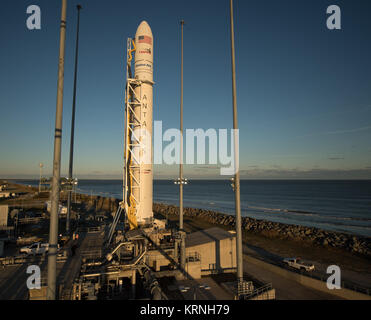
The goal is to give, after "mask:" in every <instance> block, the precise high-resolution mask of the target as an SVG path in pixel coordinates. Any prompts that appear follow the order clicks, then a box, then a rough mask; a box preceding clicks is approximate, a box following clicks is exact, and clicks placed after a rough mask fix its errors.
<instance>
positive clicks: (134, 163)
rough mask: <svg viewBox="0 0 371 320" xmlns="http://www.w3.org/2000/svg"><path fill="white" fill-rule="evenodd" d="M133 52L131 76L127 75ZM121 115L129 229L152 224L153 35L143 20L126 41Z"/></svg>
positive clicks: (125, 197) (129, 71)
mask: <svg viewBox="0 0 371 320" xmlns="http://www.w3.org/2000/svg"><path fill="white" fill-rule="evenodd" d="M132 52H134V56H135V60H134V77H132V75H131V60H132ZM127 57H128V60H127V61H128V63H127V68H128V72H127V85H126V97H125V104H126V112H125V126H126V130H125V132H126V133H125V169H124V201H123V202H124V207H125V208H124V209H125V211H126V216H127V221H128V223H129V225H130V228H131V229H134V228H136V227H138V226H139V225H142V226H145V225H150V224H151V223H152V221H153V212H152V202H153V201H152V200H153V171H152V169H153V168H152V118H153V84H154V83H153V35H152V31H151V28H150V26H149V25H148V23H147V22H146V21H143V22H142V23H141V24H140V25H139V27H138V29H137V32H136V34H135V39H129V40H128V55H127Z"/></svg>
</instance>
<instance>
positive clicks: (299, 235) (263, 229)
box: [153, 203, 371, 258]
mask: <svg viewBox="0 0 371 320" xmlns="http://www.w3.org/2000/svg"><path fill="white" fill-rule="evenodd" d="M153 211H154V213H160V214H162V215H166V213H169V214H172V215H179V208H178V207H177V206H174V205H167V204H164V203H154V204H153ZM184 216H190V217H194V218H198V219H202V220H205V221H207V222H210V223H213V224H216V225H224V226H228V227H234V226H235V217H234V215H230V214H224V213H220V212H216V211H211V210H205V209H195V208H188V207H186V208H184ZM241 225H242V230H243V231H245V232H248V233H258V234H261V235H263V236H266V237H267V238H278V239H280V240H291V241H295V242H303V243H306V244H311V245H316V246H321V247H325V248H326V247H327V248H328V247H332V248H337V249H344V250H346V251H348V252H351V253H356V254H359V255H362V256H366V257H369V258H371V238H370V237H362V236H358V235H353V234H347V233H340V232H334V231H327V230H322V229H319V228H314V227H305V226H299V225H291V224H283V223H279V222H271V221H268V220H258V219H254V218H249V217H242V221H241Z"/></svg>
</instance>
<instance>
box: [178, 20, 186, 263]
mask: <svg viewBox="0 0 371 320" xmlns="http://www.w3.org/2000/svg"><path fill="white" fill-rule="evenodd" d="M180 26H181V33H182V40H181V42H182V44H181V72H180V164H179V231H180V236H181V241H180V267H181V269H182V270H185V260H186V258H185V232H184V229H183V184H184V181H183V180H184V179H183V26H184V20H181V21H180Z"/></svg>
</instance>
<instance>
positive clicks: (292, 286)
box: [244, 259, 339, 300]
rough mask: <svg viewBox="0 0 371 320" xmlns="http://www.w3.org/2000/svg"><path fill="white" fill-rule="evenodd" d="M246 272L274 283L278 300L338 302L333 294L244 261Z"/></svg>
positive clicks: (261, 279)
mask: <svg viewBox="0 0 371 320" xmlns="http://www.w3.org/2000/svg"><path fill="white" fill-rule="evenodd" d="M244 272H246V273H247V274H249V275H251V276H252V277H253V278H255V279H257V280H259V281H262V282H264V283H272V285H273V288H274V289H275V290H276V299H277V300H338V299H339V298H338V297H335V296H334V295H331V294H326V293H324V292H321V291H317V290H314V289H311V288H308V287H306V286H304V285H302V284H300V283H297V282H295V281H292V280H289V279H286V278H283V277H282V276H280V275H278V274H277V273H275V272H272V271H269V270H266V269H262V268H261V267H258V266H256V265H254V264H251V263H250V262H248V261H247V260H246V259H244Z"/></svg>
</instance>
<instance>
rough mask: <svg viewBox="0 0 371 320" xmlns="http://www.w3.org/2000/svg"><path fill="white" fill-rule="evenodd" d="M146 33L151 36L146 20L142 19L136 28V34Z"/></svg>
mask: <svg viewBox="0 0 371 320" xmlns="http://www.w3.org/2000/svg"><path fill="white" fill-rule="evenodd" d="M138 35H146V36H151V37H152V30H151V27H150V26H149V24H148V23H147V21H142V22H141V23H140V25H139V27H138V29H137V33H136V36H138Z"/></svg>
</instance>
